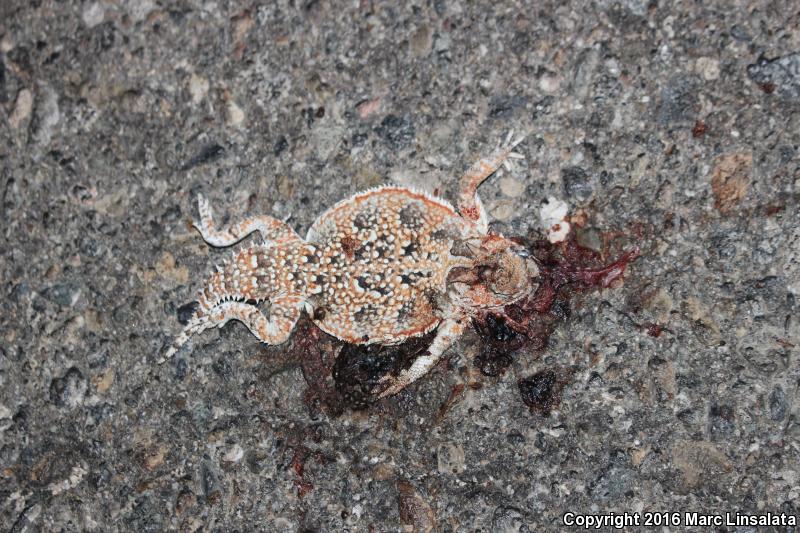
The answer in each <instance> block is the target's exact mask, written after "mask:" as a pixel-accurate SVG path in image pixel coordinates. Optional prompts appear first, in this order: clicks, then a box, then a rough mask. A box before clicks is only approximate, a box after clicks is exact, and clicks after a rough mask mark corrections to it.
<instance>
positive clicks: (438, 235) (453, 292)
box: [161, 134, 538, 397]
mask: <svg viewBox="0 0 800 533" xmlns="http://www.w3.org/2000/svg"><path fill="white" fill-rule="evenodd" d="M512 139H513V136H512V134H509V136H508V137H507V138H506V140H505V142H503V143H500V145H499V146H498V148H497V149H496V150H495V151H494V152H493V153H492V154H491V155H490V156H489V157H487V158H484V159H480V160H478V161H477V162H476V163H475V164H473V165H472V166H471V167H470V168H469V170H467V172H466V173H465V174H464V175H463V177H462V178H461V181H460V190H459V194H458V211H456V209H454V207H453V206H452V205H451V204H450V203H449V202H447V201H446V200H444V199H442V198H439V197H437V196H433V195H430V194H427V193H424V192H421V191H417V190H413V189H409V188H405V187H397V186H382V187H378V188H375V189H370V190H367V191H364V192H361V193H358V194H356V195H355V196H352V197H350V198H348V199H346V200H343V201H341V202H339V203H337V204H335V205H334V206H333V207H331V208H330V209H329V210H327V211H326V212H325V213H323V214H322V215H321V216H320V217H319V218H317V219H316V221H315V222H314V223H313V224H312V226H311V228H310V229H309V230H308V234H307V235H306V238H305V240H303V239H301V238H300V237H299V236H298V235H297V233H295V232H294V230H293V229H292V228H291V227H289V226H288V225H287V224H285V223H283V222H281V221H279V220H277V219H275V218H272V217H270V216H266V215H262V216H258V217H254V218H249V219H246V220H244V221H242V222H240V223H238V224H235V225H232V226H230V227H228V228H224V229H219V228H217V227H215V225H214V222H213V219H212V211H211V207H210V205H209V203H208V202H207V201H206V200H205V199H204V198H203V197H202V196H200V197H199V199H198V204H199V212H200V220H199V221H198V222H197V223H195V224H194V226H195V228H197V230H198V231H199V232H200V234H201V235H202V237H203V239H204V240H205V241H206V242H207V243H209V244H210V245H212V246H220V247H221V246H231V245H233V244H235V243H237V242H239V241H241V240H242V239H244V238H245V237H246V236H248V235H249V234H251V233H253V232H255V231H258V232H259V233H261V236H262V238H263V240H264V242H263V243H260V244H254V245H252V246H248V247H245V248H243V249H241V250H238V251H236V252H235V253H234V256H233V259H232V261H230V262H226V263H225V264H224V266H222V267H221V268H220V267H217V271H216V273H214V274H212V275H211V277H210V278H209V279H208V281H207V282H206V284H205V286H204V288H203V289H202V290H201V291H200V294H199V297H198V300H199V305H198V306H197V309H196V311H195V312H194V315H193V316H192V318H191V319H190V321H189V322H188V324H187V325H186V327H185V328H184V330H183V331H182V332H181V333H180V335H179V336H178V337H177V338H176V339H175V342H174V344H173V345H172V347H171V348H169V350H168V351H167V353H166V354H165V358H164V359H162V360H161V362H163V361H164V360H165V359H166V358H167V357H170V356H172V355H173V354H174V353H175V352H176V351H177V350H178V349H179V348H180V347H181V346H182V345H183V344H184V343H186V342H187V341H188V339H189V337H190V336H191V335H194V334H196V333H200V332H201V331H204V330H206V329H209V328H212V327H214V326H217V327H221V326H222V325H223V324H225V323H226V322H228V321H229V320H238V321H240V322H242V323H244V324H245V325H246V326H247V327H248V328H249V329H250V331H251V332H252V333H253V334H254V335H255V336H256V337H258V339H259V340H261V341H262V342H265V343H267V344H281V343H283V342H284V341H286V340H287V339H288V338H289V336H290V334H291V332H292V329H293V328H294V325H295V323H296V322H297V320H298V318H299V316H300V313H301V311H302V310H303V309H305V310H306V311H307V313H308V314H309V316H310V317H311V319H312V320H313V321H314V322H315V323H316V325H317V326H318V327H319V328H320V329H322V330H323V331H325V332H327V333H329V334H331V335H333V336H335V337H337V338H339V339H341V340H343V341H346V342H350V343H357V344H373V343H378V344H384V345H389V344H398V343H401V342H403V341H404V340H406V339H408V338H410V337H415V336H420V335H424V334H426V333H428V332H430V331H432V330H433V329H434V328H437V327H438V330H437V332H436V335H435V337H434V340H433V342H432V343H431V345H430V347H429V348H428V352H427V353H426V354H425V355H423V356H421V357H419V358H417V359H416V360H415V361H414V362H413V364H412V365H411V366H410V367H409V368H407V369H406V370H403V371H402V372H401V373H400V374H399V375H397V376H385V377H384V378H383V379H382V380H381V383H380V385H379V386H378V388H377V389H376V390H375V391H374V392H375V394H377V395H378V396H379V397H385V396H389V395H392V394H395V393H397V392H399V391H400V390H402V389H403V388H405V387H406V386H407V385H409V384H410V383H412V382H414V381H415V380H417V379H418V378H420V377H421V376H423V375H424V374H425V373H426V372H428V370H430V369H431V368H432V367H433V366H434V365H435V364H436V363H437V361H439V359H440V358H441V357H442V355H443V354H444V352H445V351H446V350H447V348H448V347H449V346H450V345H451V344H452V343H453V341H454V340H456V339H457V338H458V337H459V336H460V335H461V334H462V332H463V331H464V329H465V328H466V326H467V324H468V323H469V321H470V319H471V318H473V317H477V316H481V314H482V313H483V314H485V313H488V312H491V311H493V310H495V311H497V310H499V309H501V308H502V307H503V306H505V305H507V304H509V303H513V302H515V301H517V300H519V299H521V298H523V297H525V296H526V295H528V294H530V292H531V290H532V289H533V284H535V278H536V277H537V275H538V269H537V267H536V265H535V263H534V262H533V261H532V260H530V259H529V258H528V255H527V253H526V250H525V249H524V248H522V247H521V246H519V245H518V244H516V243H514V242H513V241H511V240H509V239H506V238H505V237H503V236H501V235H499V234H496V233H493V232H491V231H489V227H488V220H487V215H486V211H485V209H484V207H483V204H482V203H481V200H480V198H479V197H478V193H477V189H478V186H479V185H480V184H481V183H482V182H483V181H484V180H485V179H486V178H488V177H489V176H490V175H492V174H493V173H494V172H496V171H497V170H498V169H499V168H500V166H501V165H503V164H504V163H507V159H508V158H509V157H521V156H519V155H517V154H515V153H514V152H513V149H514V147H515V146H516V145H517V144H518V143H519V142H521V140H522V139H521V138H520V139H517V140H512ZM259 302H267V303H268V308H269V309H268V313H269V316H266V315H265V314H264V313H263V312H262V311H261V310H260V309H259V307H257V305H258V303H259Z"/></svg>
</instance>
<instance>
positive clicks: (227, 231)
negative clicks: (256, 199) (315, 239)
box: [193, 196, 300, 247]
mask: <svg viewBox="0 0 800 533" xmlns="http://www.w3.org/2000/svg"><path fill="white" fill-rule="evenodd" d="M197 207H198V209H199V211H200V220H198V221H197V222H195V223H194V224H193V226H194V227H195V228H196V229H197V231H199V232H200V235H202V236H203V240H205V241H206V242H207V243H208V244H210V245H211V246H218V247H223V246H232V245H234V244H236V243H237V242H239V241H241V240H242V239H244V238H245V237H247V236H248V235H250V234H251V233H253V232H254V231H257V232H259V233H260V234H261V237H262V238H263V239H264V241H265V242H267V243H273V244H281V243H285V242H289V241H298V240H300V237H299V236H298V235H297V233H295V231H294V230H293V229H292V228H291V227H290V226H288V225H287V224H284V223H283V222H281V221H280V220H278V219H276V218H273V217H271V216H268V215H260V216H257V217H252V218H247V219H245V220H242V221H241V222H239V223H238V224H233V225H231V226H229V227H227V228H222V229H219V228H217V227H216V226H215V225H214V218H213V216H214V215H213V211H212V210H211V204H209V203H208V200H206V199H205V198H204V197H203V196H198V197H197Z"/></svg>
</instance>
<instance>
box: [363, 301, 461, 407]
mask: <svg viewBox="0 0 800 533" xmlns="http://www.w3.org/2000/svg"><path fill="white" fill-rule="evenodd" d="M466 326H467V318H466V317H465V316H462V317H458V318H449V319H447V320H444V321H443V322H442V323H441V324H440V325H439V329H438V330H437V331H436V337H435V338H434V339H433V342H432V343H431V345H430V347H429V348H428V353H427V354H425V355H423V356H421V357H417V359H416V360H415V361H414V363H413V364H412V365H411V366H410V367H409V368H407V369H405V370H403V371H401V372H400V374H398V375H397V376H389V375H387V376H384V377H382V378H381V379H380V382H379V385H378V386H377V387H376V390H377V391H380V392H379V393H378V398H386V397H387V396H392V395H394V394H397V393H398V392H400V391H401V390H403V389H404V388H406V387H408V386H409V385H410V384H412V383H414V382H415V381H416V380H418V379H419V378H421V377H422V376H424V375H425V374H427V373H428V371H429V370H430V369H431V368H433V367H434V366H435V365H436V363H438V362H439V360H441V358H442V356H443V355H444V352H445V351H447V349H448V348H449V347H450V346H452V344H453V342H455V340H456V339H458V337H460V336H461V334H462V333H463V332H464V329H465V328H466Z"/></svg>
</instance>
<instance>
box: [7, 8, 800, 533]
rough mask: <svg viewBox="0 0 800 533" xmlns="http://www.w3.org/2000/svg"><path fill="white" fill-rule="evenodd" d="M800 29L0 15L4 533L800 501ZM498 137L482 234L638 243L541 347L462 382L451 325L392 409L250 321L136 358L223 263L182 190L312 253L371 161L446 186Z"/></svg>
mask: <svg viewBox="0 0 800 533" xmlns="http://www.w3.org/2000/svg"><path fill="white" fill-rule="evenodd" d="M334 4H335V5H336V7H333V6H334ZM796 11H797V9H796V4H795V3H793V2H791V1H788V0H778V1H777V2H774V1H766V0H754V1H752V2H748V3H737V2H725V1H714V0H712V1H710V2H690V3H683V4H675V3H673V2H665V1H654V2H653V1H651V2H646V1H640V0H626V1H620V2H617V1H598V2H592V3H589V2H579V1H572V2H566V3H564V2H546V3H541V2H534V3H527V2H526V3H522V2H513V1H509V2H455V1H449V0H436V1H432V2H388V1H387V2H384V1H371V2H369V1H368V2H342V3H334V2H287V1H284V0H279V1H277V2H255V3H254V2H240V1H238V0H235V1H230V2H216V1H208V2H199V1H198V2H196V1H192V0H187V1H183V2H178V3H172V2H155V1H147V2H141V1H132V0H131V1H128V0H125V1H121V0H104V1H102V2H77V1H67V2H62V1H56V0H40V1H36V2H29V1H27V0H24V1H23V0H4V1H2V2H0V231H2V238H3V245H2V247H0V273H1V275H0V279H2V282H3V283H2V291H3V294H2V298H0V529H2V530H4V531H9V530H10V531H164V530H181V531H197V530H202V531H234V530H238V531H298V530H308V531H340V530H342V529H349V530H351V531H367V530H370V529H371V528H372V530H375V531H387V530H389V531H392V530H395V531H396V530H399V529H402V528H403V527H406V528H409V527H415V528H417V529H418V530H436V531H456V530H460V531H462V530H463V531H473V530H483V531H490V530H494V531H543V530H555V529H558V527H559V525H560V523H561V517H562V515H563V513H564V512H565V511H568V510H569V511H573V512H594V513H601V512H608V511H618V512H621V511H626V510H627V511H629V512H635V511H642V510H645V509H647V510H652V511H674V510H683V509H691V510H695V511H698V512H710V513H714V512H724V511H731V512H734V511H736V510H739V511H746V512H756V511H759V510H760V511H764V512H766V511H772V512H776V513H780V512H787V513H797V512H798V503H797V502H798V501H800V473H798V464H800V423H799V422H798V420H799V417H800V392H799V391H798V383H799V382H800V360H799V358H800V355H798V353H799V352H800V349H799V348H798V347H800V319H798V305H800V304H798V298H800V281H798V280H800V254H798V250H799V249H800V229H798V226H799V223H800V208H799V207H800V206H799V205H798V200H799V199H800V177H799V176H800V154H799V153H798V146H800V107H798V106H799V105H800V104H798V87H800V74H798V72H800V70H799V69H798V57H800V56H799V55H798V54H800V33H798V32H797V31H796V29H795V28H796V27H797V25H798V24H797V17H796ZM792 17H794V18H792ZM509 129H514V130H515V131H527V132H529V134H528V137H527V140H526V141H525V142H524V143H523V144H521V145H520V146H519V147H518V150H519V151H520V152H521V153H523V154H524V155H525V156H526V160H525V161H524V162H519V163H518V164H517V165H516V166H515V167H514V168H513V169H512V170H511V171H507V172H506V177H507V178H509V180H513V181H505V182H501V181H500V179H498V178H497V177H496V178H493V179H492V180H490V181H489V182H488V183H487V184H486V185H485V186H484V187H483V188H482V194H483V199H484V202H485V204H486V206H487V209H488V210H489V212H490V213H492V212H497V213H501V214H503V216H502V218H503V220H502V224H501V228H500V229H502V231H504V232H506V233H509V234H516V235H526V234H528V233H529V232H532V231H535V229H536V224H537V218H538V216H537V213H538V208H539V206H540V205H541V202H542V201H543V200H544V199H546V198H547V197H548V196H555V197H558V198H563V199H565V200H566V201H568V202H569V203H570V204H571V206H572V208H573V210H578V209H580V212H581V213H582V216H583V217H585V218H586V223H585V226H584V227H586V228H594V230H593V231H597V232H599V233H600V234H601V235H604V234H606V232H617V233H616V234H617V235H619V236H620V238H627V239H629V242H632V240H635V239H638V240H639V242H640V243H641V245H642V256H641V258H640V259H638V260H637V261H635V262H634V263H633V264H632V265H631V267H630V271H629V273H628V274H627V275H626V279H625V283H624V285H622V286H620V287H616V288H613V289H608V290H604V291H602V292H599V293H598V292H595V293H587V294H584V295H581V296H580V298H578V300H576V301H575V302H574V306H573V308H572V309H571V313H570V314H569V318H568V319H566V323H565V324H564V325H562V326H560V327H559V328H558V329H556V331H555V333H554V334H553V336H552V337H551V338H550V345H549V347H548V348H547V350H546V351H545V353H544V354H543V355H542V356H541V357H536V356H533V355H530V356H527V355H526V354H525V353H522V354H515V355H514V362H513V364H512V365H511V367H509V369H508V370H507V371H506V372H504V373H498V375H497V376H496V377H492V378H489V377H485V376H481V375H480V373H479V372H477V371H476V369H475V367H474V366H473V364H472V360H473V358H474V356H475V355H477V354H478V353H480V349H479V348H480V347H479V346H478V344H479V339H478V337H477V335H475V334H474V333H471V334H469V335H467V336H465V338H464V339H463V340H462V341H461V342H460V343H459V344H458V345H457V346H456V347H455V348H454V349H453V351H452V352H451V354H452V355H451V357H450V361H449V364H443V365H440V366H439V367H437V369H435V370H434V371H433V372H432V373H431V374H430V375H429V376H427V377H426V378H425V379H423V380H421V381H420V382H419V383H418V384H415V386H414V387H412V388H411V389H410V390H409V391H407V392H404V393H403V394H401V395H400V396H399V397H398V398H394V399H392V400H390V401H388V402H384V403H383V404H381V405H374V406H372V407H371V408H369V409H367V410H365V411H358V412H353V411H349V410H345V412H344V413H342V414H341V415H339V416H335V417H334V416H329V415H326V414H323V413H320V412H319V410H318V409H315V408H314V406H313V405H309V403H308V402H307V401H306V400H307V391H306V388H307V384H306V382H305V380H304V378H303V374H302V373H301V371H300V369H299V368H298V365H297V364H296V363H292V362H291V361H288V362H287V360H286V358H282V356H281V354H282V353H283V351H285V348H281V347H277V348H274V349H270V350H267V351H264V350H262V349H261V348H260V347H259V346H258V345H257V344H255V343H254V341H253V340H252V338H251V336H250V335H249V333H248V332H246V331H245V330H244V328H243V327H242V326H241V325H239V324H231V325H229V326H227V327H225V328H223V329H221V330H216V331H211V332H208V333H207V334H204V335H202V336H200V337H199V338H197V339H195V340H194V341H193V343H192V345H191V346H190V349H189V350H187V351H185V352H184V353H183V354H182V355H181V356H180V357H177V358H176V359H174V360H173V361H170V362H169V363H167V364H165V365H163V366H158V365H156V364H155V361H156V360H157V359H158V357H159V354H160V353H161V351H162V350H163V349H164V348H165V346H166V345H167V343H169V342H170V341H171V339H172V336H173V335H174V334H175V333H176V332H177V331H178V330H179V329H180V327H181V326H180V321H179V319H180V318H182V317H185V314H186V311H187V309H188V308H187V307H185V306H186V305H187V304H188V303H189V302H191V300H192V299H193V296H194V291H195V290H196V289H197V287H198V286H199V283H200V280H201V279H202V278H203V277H204V276H205V274H206V273H207V272H209V270H210V269H211V267H212V264H213V263H218V262H219V261H220V260H221V259H223V258H225V257H227V256H228V255H229V252H228V251H220V250H214V249H209V248H208V247H207V246H206V245H205V244H204V243H202V241H201V239H200V238H199V236H198V235H197V234H196V233H195V232H194V231H193V230H191V229H190V228H189V226H188V222H189V221H190V220H191V219H192V217H194V216H196V211H195V210H196V207H195V197H196V195H197V193H199V192H202V193H203V194H205V195H206V196H207V197H208V198H209V199H210V200H211V202H212V204H213V205H214V206H215V207H216V209H217V213H218V214H219V216H220V217H221V219H228V220H233V219H237V218H239V217H242V216H243V215H244V214H245V213H259V212H265V213H270V214H273V215H274V216H276V217H279V218H281V219H286V220H288V221H289V222H290V223H291V224H292V225H294V227H296V228H297V229H298V231H300V232H301V233H304V232H305V230H306V228H307V227H308V225H309V224H310V222H311V221H312V220H313V219H314V218H315V217H316V216H317V215H318V214H319V213H320V212H321V211H322V210H324V209H326V208H327V207H329V206H330V205H331V204H332V203H334V202H336V201H337V200H339V199H341V198H343V197H346V196H348V195H350V194H352V193H354V192H356V191H357V190H358V189H360V188H363V187H364V186H370V185H375V184H376V183H381V182H384V181H386V180H387V179H388V177H389V176H397V177H401V178H402V179H405V180H407V181H408V182H409V183H415V184H418V185H423V186H424V185H426V184H429V186H430V188H431V189H433V188H435V187H440V186H441V187H442V194H444V195H445V196H449V197H451V198H452V192H453V191H454V189H455V183H456V182H455V180H456V179H457V176H458V175H459V174H460V173H461V172H462V171H463V170H464V169H465V168H466V167H467V166H468V165H469V164H470V163H471V162H472V161H473V159H474V158H475V157H476V156H478V155H481V154H485V153H486V152H487V150H488V149H491V148H492V147H493V146H494V144H495V143H496V142H497V140H499V139H501V138H502V137H503V136H504V135H505V133H506V132H507V131H508V130H509ZM735 154H747V155H746V156H742V157H745V159H746V164H738V163H737V164H735V165H727V166H726V162H727V161H731V159H730V158H731V157H739V156H735ZM745 159H741V157H740V158H739V159H737V160H736V161H738V162H741V161H745ZM715 169H716V170H715ZM715 176H716V179H715ZM509 184H513V185H514V186H513V187H512V188H509ZM509 191H512V193H511V194H510V193H509ZM593 242H594V243H595V244H594V245H593V246H596V247H599V245H600V244H602V243H601V242H600V241H598V240H597V239H594V241H593ZM325 342H326V343H327V344H326V345H331V346H332V345H333V343H331V341H330V340H326V341H325ZM265 354H269V355H265ZM556 367H569V368H570V369H571V371H572V374H571V381H570V383H568V384H567V385H566V386H565V388H564V389H563V391H562V393H561V401H560V404H558V405H557V406H556V407H555V408H554V409H553V410H552V411H551V412H550V414H549V416H544V415H543V414H538V413H536V412H533V411H531V410H530V409H529V408H528V407H527V406H526V405H525V404H524V403H523V402H522V399H521V398H520V391H519V388H518V387H517V382H518V381H519V380H521V379H524V378H529V377H530V376H533V375H534V374H536V373H537V372H543V371H548V370H551V369H553V368H556ZM476 381H479V382H481V383H482V386H481V387H478V386H466V387H463V388H458V387H457V386H459V385H461V384H465V383H466V384H470V383H474V382H476ZM454 387H456V388H455V389H454ZM456 390H458V391H460V392H459V393H458V394H451V393H453V392H454V391H456ZM311 396H313V394H312V395H311ZM311 396H308V397H311Z"/></svg>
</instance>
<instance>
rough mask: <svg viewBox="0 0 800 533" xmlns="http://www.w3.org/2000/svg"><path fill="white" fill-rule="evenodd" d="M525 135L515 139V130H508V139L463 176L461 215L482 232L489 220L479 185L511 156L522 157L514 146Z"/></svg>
mask: <svg viewBox="0 0 800 533" xmlns="http://www.w3.org/2000/svg"><path fill="white" fill-rule="evenodd" d="M523 139H524V137H520V138H518V139H516V140H514V132H513V131H510V132H508V136H507V137H506V140H505V141H504V142H502V143H501V144H500V146H498V147H497V149H496V150H495V151H494V152H492V153H491V155H489V157H485V158H481V159H479V160H478V161H476V162H475V163H474V164H473V165H472V166H471V167H470V168H469V170H467V172H466V173H465V174H464V175H463V176H461V180H460V183H459V191H458V212H459V213H461V216H462V217H464V218H466V219H468V220H471V221H472V222H475V223H476V224H477V225H478V229H479V230H480V231H481V233H484V234H485V233H486V232H487V231H488V230H489V221H488V217H487V216H486V209H485V208H484V207H483V203H482V202H481V199H480V197H479V196H478V187H479V186H480V184H481V183H483V181H484V180H485V179H486V178H488V177H489V176H491V175H492V174H494V173H495V172H497V169H499V168H500V166H501V165H502V164H503V162H504V161H506V159H508V158H509V157H513V158H522V156H521V155H520V154H516V153H514V151H513V150H514V148H515V147H516V146H517V145H518V144H519V143H521V142H522V140H523Z"/></svg>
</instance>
